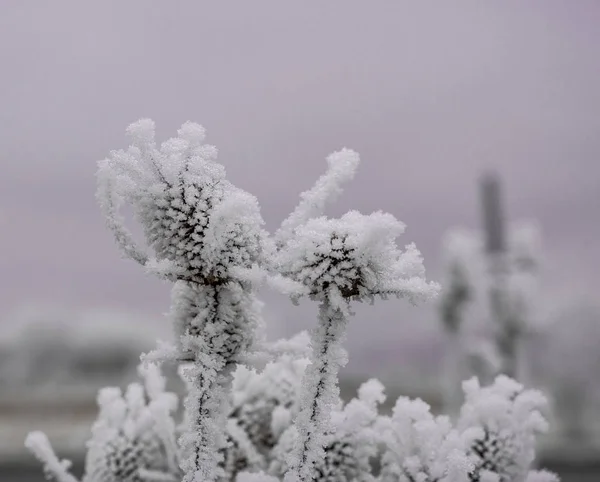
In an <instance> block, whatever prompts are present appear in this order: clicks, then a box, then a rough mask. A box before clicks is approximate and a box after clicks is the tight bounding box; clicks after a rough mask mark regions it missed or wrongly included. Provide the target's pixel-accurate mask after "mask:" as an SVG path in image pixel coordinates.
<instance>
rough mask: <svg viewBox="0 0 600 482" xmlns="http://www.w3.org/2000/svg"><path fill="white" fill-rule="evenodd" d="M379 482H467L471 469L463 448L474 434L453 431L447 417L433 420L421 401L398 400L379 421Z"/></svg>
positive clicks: (471, 431) (425, 405)
mask: <svg viewBox="0 0 600 482" xmlns="http://www.w3.org/2000/svg"><path fill="white" fill-rule="evenodd" d="M377 425H378V431H379V432H380V437H381V439H382V441H383V447H384V449H383V454H382V457H381V474H380V477H379V478H380V480H381V482H416V481H419V482H437V481H439V482H467V481H468V480H469V474H470V473H471V471H472V470H473V468H474V466H473V464H472V462H471V460H470V459H469V457H468V456H467V448H468V447H469V445H470V443H471V441H472V439H473V438H474V437H475V435H476V431H473V430H470V431H463V432H459V431H457V430H456V429H455V428H454V427H453V426H452V422H451V421H450V418H449V417H447V416H437V417H434V416H433V415H432V414H431V412H430V407H429V405H428V404H426V403H425V402H423V401H422V400H410V399H408V398H406V397H400V398H399V399H398V400H397V401H396V404H395V406H394V409H393V413H392V416H391V417H381V418H380V420H379V421H378V424H377Z"/></svg>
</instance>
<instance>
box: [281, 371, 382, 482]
mask: <svg viewBox="0 0 600 482" xmlns="http://www.w3.org/2000/svg"><path fill="white" fill-rule="evenodd" d="M384 400H385V395H384V393H383V386H382V385H381V383H380V382H378V381H377V380H370V381H368V382H366V383H364V384H363V385H362V386H361V387H360V388H359V391H358V398H356V399H353V400H351V401H350V402H349V403H348V404H346V405H345V406H344V407H342V404H341V401H338V404H337V406H336V407H335V408H334V409H333V411H332V413H331V429H330V431H328V432H327V433H325V434H324V435H323V441H324V456H323V457H322V458H321V459H319V460H317V461H316V462H315V466H314V473H315V476H314V477H315V479H314V480H319V481H326V482H343V481H348V480H352V481H356V482H360V481H367V480H372V475H371V473H372V467H371V460H372V459H373V458H374V457H375V456H376V455H377V440H378V439H377V432H376V431H375V430H374V426H375V423H376V420H377V417H378V405H379V404H380V403H382V402H383V401H384ZM297 439H298V431H297V429H296V427H295V426H293V425H292V426H290V427H289V428H288V429H287V430H286V432H284V433H283V435H282V436H281V438H280V440H279V443H278V444H277V446H275V448H274V450H273V456H272V462H271V465H270V467H269V473H270V474H272V475H274V476H277V477H282V476H284V474H285V473H286V472H287V471H288V470H289V465H290V462H293V458H291V456H292V455H293V453H294V448H295V445H296V442H297Z"/></svg>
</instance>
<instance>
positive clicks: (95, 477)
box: [26, 366, 179, 482]
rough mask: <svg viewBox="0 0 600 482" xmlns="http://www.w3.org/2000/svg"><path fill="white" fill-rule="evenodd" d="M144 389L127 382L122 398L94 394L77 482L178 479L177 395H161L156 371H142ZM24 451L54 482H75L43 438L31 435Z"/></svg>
mask: <svg viewBox="0 0 600 482" xmlns="http://www.w3.org/2000/svg"><path fill="white" fill-rule="evenodd" d="M141 374H142V375H143V377H144V379H145V380H144V381H145V386H142V385H141V384H139V383H132V384H130V385H129V387H128V388H127V391H126V393H125V394H124V395H123V394H122V393H121V390H120V389H118V388H105V389H103V390H101V391H100V393H99V395H98V405H99V408H100V413H99V415H98V418H97V420H96V422H95V423H94V425H93V427H92V438H91V439H90V440H89V442H88V444H87V449H88V450H87V455H86V459H85V474H84V476H83V480H82V482H143V481H148V480H154V481H175V480H178V475H179V460H178V449H177V443H176V436H175V422H174V420H173V412H174V411H175V409H176V407H177V401H178V400H177V396H176V395H175V394H173V393H170V392H166V391H165V380H164V379H163V377H162V376H161V375H160V373H159V372H158V369H157V368H156V367H155V366H149V367H146V368H143V369H142V370H141ZM26 446H27V447H28V448H29V449H30V450H31V451H32V452H33V453H34V454H35V455H36V456H37V457H38V458H39V459H40V460H41V461H42V462H43V463H44V464H45V470H46V473H47V475H48V476H51V477H53V478H54V479H56V480H57V481H58V482H76V479H75V478H74V477H73V476H72V475H70V474H69V473H68V472H67V469H68V467H69V465H70V464H68V463H65V462H59V461H58V459H57V458H56V456H55V455H54V452H53V451H52V448H51V446H50V444H49V442H48V440H47V438H46V436H45V435H44V434H42V433H40V432H34V433H31V434H30V435H29V436H28V437H27V440H26Z"/></svg>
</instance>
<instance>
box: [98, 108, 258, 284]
mask: <svg viewBox="0 0 600 482" xmlns="http://www.w3.org/2000/svg"><path fill="white" fill-rule="evenodd" d="M127 133H128V134H129V136H130V137H131V139H132V145H131V146H130V147H129V148H128V149H127V150H118V151H113V152H112V153H111V155H110V157H109V158H108V159H105V160H104V161H102V162H100V163H99V170H98V178H99V179H98V180H99V189H98V198H99V201H100V205H101V207H102V209H103V211H104V213H105V215H106V218H107V222H108V224H109V227H110V228H111V229H112V230H113V231H114V233H115V236H116V238H117V241H118V242H119V244H120V245H121V248H122V249H123V251H124V252H125V254H126V255H128V256H129V257H132V258H134V259H135V260H137V261H138V262H140V263H142V264H144V265H146V266H147V267H148V268H149V269H150V270H153V271H155V272H156V273H158V274H161V275H165V276H169V277H171V278H175V279H186V280H192V281H197V282H200V283H203V284H212V283H215V282H219V281H221V280H226V279H229V278H230V277H231V276H232V274H231V268H232V267H238V268H239V267H241V268H250V267H251V266H252V265H253V264H254V263H256V262H257V261H258V260H259V259H260V257H261V253H262V244H263V237H264V234H263V231H262V228H261V225H262V224H263V220H262V218H261V216H260V213H259V207H258V202H257V200H256V198H255V197H254V196H252V195H250V194H248V193H246V192H244V191H242V190H241V189H238V188H236V187H235V186H233V185H232V184H231V183H229V182H228V181H227V180H226V179H225V169H224V168H223V166H222V165H220V164H218V163H217V162H216V161H215V159H216V155H217V150H216V148H215V147H214V146H211V145H207V144H204V143H203V142H204V137H205V131H204V128H203V127H202V126H200V125H198V124H194V123H191V122H187V123H185V124H183V125H182V126H181V128H180V129H179V130H178V132H177V133H178V137H176V138H173V139H169V140H167V141H165V142H163V143H162V144H161V145H160V146H157V145H156V142H155V139H154V123H153V122H152V121H151V120H149V119H143V120H140V121H138V122H136V123H134V124H132V125H130V126H129V128H128V129H127ZM123 202H127V203H128V204H130V205H131V207H132V208H133V211H134V213H135V215H136V217H137V219H138V220H139V222H140V223H141V225H142V227H143V230H144V234H145V238H146V241H147V244H148V246H149V247H150V248H152V249H153V251H154V253H155V255H154V256H153V257H151V256H148V255H147V254H145V253H144V252H143V251H142V250H140V249H139V248H137V246H135V243H134V242H133V241H132V237H131V236H130V235H129V233H128V232H127V230H126V229H125V228H124V227H123V225H122V218H121V216H120V214H119V212H118V211H119V207H120V206H121V204H123Z"/></svg>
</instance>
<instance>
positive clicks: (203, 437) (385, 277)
mask: <svg viewBox="0 0 600 482" xmlns="http://www.w3.org/2000/svg"><path fill="white" fill-rule="evenodd" d="M128 133H129V134H130V136H131V137H132V139H133V144H132V146H131V147H130V148H129V149H128V150H127V151H115V152H112V153H111V156H110V158H109V159H107V160H105V161H103V162H101V163H100V169H99V190H98V197H99V201H100V204H101V207H102V208H103V211H104V214H105V216H106V220H107V223H108V226H109V227H110V228H111V230H112V231H113V233H114V235H115V238H116V240H117V242H118V244H119V246H120V247H121V249H122V251H123V253H124V254H125V255H126V256H127V257H129V258H132V259H133V260H135V261H137V262H138V263H140V264H141V265H143V266H144V268H145V269H146V270H147V271H148V272H150V273H152V274H155V275H157V276H159V277H160V278H163V279H165V280H168V281H170V282H172V283H173V284H174V286H173V290H172V307H171V312H170V318H171V322H172V324H173V327H174V330H175V333H176V335H177V339H176V342H175V344H174V345H173V346H170V345H168V344H164V343H163V344H161V345H159V347H158V348H157V350H155V352H153V353H150V354H148V355H145V356H144V357H143V359H144V363H143V365H142V375H143V376H144V378H145V381H146V385H145V390H144V387H142V386H141V385H139V384H132V385H130V387H129V389H128V390H127V392H126V393H125V395H122V394H121V392H120V391H119V390H118V389H105V390H104V391H102V392H101V394H100V396H99V403H100V408H101V410H100V414H99V417H98V420H97V422H96V423H95V424H94V427H93V434H92V439H91V440H90V442H89V444H88V452H87V458H86V473H85V475H84V481H85V482H138V481H140V482H141V481H144V482H146V481H148V482H150V481H165V482H166V481H169V482H170V481H177V482H178V481H180V480H183V481H184V482H212V481H219V482H232V481H234V480H238V481H241V482H244V481H248V482H256V481H263V482H272V481H280V480H282V479H285V480H286V481H296V480H301V481H303V482H309V481H321V480H323V481H331V482H333V481H339V482H342V481H347V482H350V481H356V482H362V481H365V482H367V481H374V480H381V481H382V482H388V481H392V480H393V481H396V480H398V482H469V481H475V480H481V481H482V482H492V481H496V482H497V481H502V482H504V480H511V482H522V479H523V477H524V476H525V475H524V474H526V472H525V471H526V469H527V468H528V464H529V463H530V462H531V460H530V459H531V458H532V453H533V452H532V450H533V449H532V443H533V442H532V439H531V440H530V438H531V437H530V436H531V435H532V434H533V433H534V432H535V430H537V429H538V428H540V426H541V424H542V421H543V419H542V418H541V416H539V417H535V416H531V412H532V410H534V411H535V409H537V406H538V403H539V402H540V400H539V399H538V398H536V397H533V396H531V395H527V393H528V392H523V393H517V394H516V395H515V396H516V398H515V399H514V400H518V401H519V402H518V403H517V402H514V407H513V405H510V403H512V402H513V398H510V397H509V400H510V402H506V400H505V398H506V396H505V397H504V398H502V397H503V396H504V394H505V392H506V387H507V386H512V387H513V388H514V386H513V385H510V383H511V382H509V381H506V380H504V381H503V380H500V381H499V382H498V383H497V384H496V385H494V386H493V387H491V388H489V389H488V388H483V389H481V388H480V387H479V386H478V385H476V384H474V383H471V384H469V385H467V389H468V390H467V391H468V393H467V404H466V405H465V407H464V408H463V412H464V413H462V414H461V418H460V420H459V424H458V425H457V426H456V427H453V426H452V424H451V423H450V419H449V418H446V417H437V418H434V417H433V416H432V415H431V414H429V408H428V407H427V406H426V405H424V404H423V402H420V401H409V400H406V399H404V398H401V399H400V400H399V401H398V403H397V404H396V409H395V411H394V414H393V415H392V417H385V416H382V415H380V414H379V413H378V408H379V404H381V403H382V402H383V401H384V399H385V396H384V391H383V386H382V385H381V384H380V383H379V382H378V381H376V380H370V381H368V382H367V383H365V384H364V385H362V386H361V388H360V389H359V393H358V397H357V398H356V399H354V400H351V401H350V402H349V403H347V404H344V403H343V402H342V401H341V399H340V397H339V388H338V380H337V374H338V370H339V368H340V367H341V366H342V365H343V364H344V363H345V362H346V352H345V351H344V349H343V347H342V341H343V338H344V334H345V329H346V325H347V323H348V321H349V316H350V315H351V303H352V302H354V301H359V302H362V301H365V300H367V301H371V302H373V301H374V299H375V298H376V297H380V298H383V299H385V298H387V297H388V296H390V295H394V296H397V297H399V298H406V299H408V300H409V301H410V302H412V303H416V302H418V301H425V300H428V299H430V298H432V297H434V296H435V294H436V293H437V291H438V285H437V284H435V283H431V282H427V281H426V280H425V269H424V267H423V260H422V257H421V255H420V253H419V251H418V250H417V249H416V247H415V246H414V244H409V245H407V246H406V247H405V249H403V250H402V249H400V248H398V246H397V245H396V241H395V240H396V238H397V237H398V236H399V235H400V234H402V233H403V232H404V225H403V224H402V223H401V222H399V221H398V220H396V219H395V218H394V217H393V216H392V215H390V214H385V213H382V212H375V213H373V214H371V215H363V214H360V213H358V212H355V211H350V212H348V213H347V214H345V215H343V216H342V217H340V218H338V219H330V218H327V217H325V216H324V215H323V210H324V206H325V203H326V201H327V200H328V199H331V198H332V197H333V196H334V195H336V194H337V193H338V192H339V191H340V189H341V187H340V186H341V184H342V183H343V182H345V181H347V180H349V179H351V178H352V177H353V174H354V171H355V169H356V166H357V164H358V160H359V158H358V155H357V154H356V153H355V152H353V151H351V150H349V149H343V150H341V151H339V152H337V153H334V154H332V155H331V156H329V157H328V158H327V162H328V166H329V167H328V170H327V172H326V173H325V174H324V175H323V176H322V177H321V178H320V179H319V180H318V181H317V182H316V184H315V186H314V187H313V188H312V189H310V190H308V191H306V192H304V193H302V195H301V201H300V203H299V205H298V207H297V208H296V209H295V210H294V212H293V213H292V214H291V215H290V216H289V217H288V218H287V219H286V220H285V221H284V222H283V223H282V225H281V227H280V229H279V230H278V231H277V232H276V233H275V235H274V236H273V237H270V236H269V235H268V233H266V232H265V231H264V230H263V229H262V219H261V217H260V213H259V210H258V203H257V201H256V199H255V198H254V197H253V196H251V195H249V194H247V193H245V192H244V191H242V190H240V189H238V188H236V187H235V186H233V185H232V184H230V183H229V182H228V181H227V180H226V179H225V170H224V168H223V166H221V165H220V164H218V163H216V161H215V156H216V149H215V148H214V147H212V146H207V145H205V144H203V140H204V130H203V128H202V127H200V126H198V125H196V124H192V123H186V124H184V125H183V126H182V127H181V129H180V130H179V131H178V137H177V138H175V139H171V140H168V141H166V142H164V143H163V144H162V145H161V146H160V147H157V146H156V144H155V141H154V124H153V123H152V122H151V121H149V120H142V121H139V122H137V123H135V124H133V125H132V126H130V127H129V129H128ZM123 202H127V203H128V204H129V205H130V207H131V208H133V212H134V214H135V215H136V217H137V219H138V220H139V222H140V223H141V225H142V227H143V231H144V235H145V238H146V244H147V251H148V252H147V251H146V250H144V249H142V248H140V247H138V246H137V244H136V243H135V242H134V241H133V238H132V236H131V235H130V234H129V232H128V231H127V230H126V229H125V227H124V225H123V219H122V217H121V215H120V214H119V207H120V205H121V204H122V203H123ZM150 253H151V254H150ZM262 282H267V283H268V284H269V285H270V286H272V287H275V288H277V289H279V290H280V291H282V292H284V293H286V294H288V295H289V296H290V297H291V299H292V300H293V301H296V300H297V299H299V298H301V297H308V298H309V299H311V300H313V301H316V302H317V303H319V318H318V323H317V326H316V327H315V328H314V330H313V331H312V332H311V333H310V339H308V337H303V336H302V335H300V336H298V337H296V338H295V339H292V340H283V341H280V342H276V343H267V342H266V341H265V340H264V339H263V335H262V333H261V330H260V329H261V326H262V320H261V317H260V306H261V303H260V302H259V301H258V299H257V298H256V294H255V290H256V288H257V286H258V285H259V284H260V283H262ZM155 361H161V362H166V361H171V362H176V363H178V364H180V373H181V374H182V375H183V377H184V379H185V381H186V383H187V397H186V400H185V403H184V405H185V411H184V414H183V419H182V422H181V424H180V425H177V424H176V423H175V420H174V411H175V406H176V404H177V399H176V398H175V397H174V396H173V395H171V394H169V393H166V392H165V390H164V388H165V387H164V380H163V379H162V378H161V377H160V375H159V373H158V372H157V368H156V366H155V365H154V364H153V362H155ZM486 390H488V391H486ZM503 390H504V391H503ZM520 390H521V389H516V391H517V392H520ZM513 391H514V390H513ZM497 392H498V393H497ZM511 397H512V395H511ZM506 403H509V405H510V406H509V407H508V408H507V407H506ZM488 405H489V406H488ZM513 408H514V409H513ZM527 409H529V412H528V411H527ZM535 413H537V412H535ZM536 421H537V422H538V425H536V424H535V423H534V422H536ZM499 424H500V425H499ZM527 424H528V425H527ZM486 434H489V437H495V438H494V440H496V439H497V440H499V441H505V440H507V441H509V442H507V444H505V445H501V446H500V450H499V453H500V454H501V456H497V452H494V451H491V449H489V453H488V451H487V450H488V445H485V443H486V441H487V440H488V439H487V438H486V437H487V435H486ZM528 437H529V438H528ZM479 442H482V443H483V446H484V448H483V449H480V448H479V446H480V445H481V444H480V443H479ZM27 446H28V447H29V448H30V449H31V450H32V451H33V452H34V453H35V454H36V455H37V456H38V458H40V459H41V460H42V461H43V462H44V464H45V467H46V471H47V473H48V475H51V476H53V477H54V478H56V479H57V480H58V481H59V482H74V481H75V478H74V477H73V476H71V475H70V474H69V473H68V470H67V469H68V463H66V462H65V461H60V460H59V459H58V458H57V457H56V456H55V455H54V453H53V452H52V449H51V448H50V445H49V443H48V441H47V440H46V438H45V436H43V435H42V434H40V433H35V434H32V435H30V437H29V438H28V439H27ZM514 447H519V449H520V450H521V452H519V453H516V452H515V451H514ZM477 457H479V458H477ZM499 457H500V458H499ZM506 457H508V458H509V459H510V460H505V459H506ZM511 457H512V458H511ZM489 461H491V462H489ZM375 467H381V470H380V471H379V472H380V473H378V471H377V470H376V469H375ZM515 467H517V468H518V470H516V469H515ZM489 468H491V469H493V470H494V471H496V473H493V472H491V471H489V470H488V471H487V472H486V470H487V469H489ZM513 475H514V477H521V475H523V477H521V478H512V479H506V477H507V476H510V477H512V476H513ZM528 477H529V480H530V482H531V481H537V482H539V481H542V480H544V481H551V480H552V479H551V478H548V477H550V476H547V475H545V474H543V473H538V474H536V475H529V476H528ZM536 477H537V479H536Z"/></svg>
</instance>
